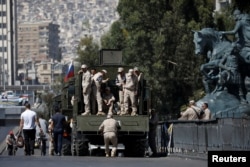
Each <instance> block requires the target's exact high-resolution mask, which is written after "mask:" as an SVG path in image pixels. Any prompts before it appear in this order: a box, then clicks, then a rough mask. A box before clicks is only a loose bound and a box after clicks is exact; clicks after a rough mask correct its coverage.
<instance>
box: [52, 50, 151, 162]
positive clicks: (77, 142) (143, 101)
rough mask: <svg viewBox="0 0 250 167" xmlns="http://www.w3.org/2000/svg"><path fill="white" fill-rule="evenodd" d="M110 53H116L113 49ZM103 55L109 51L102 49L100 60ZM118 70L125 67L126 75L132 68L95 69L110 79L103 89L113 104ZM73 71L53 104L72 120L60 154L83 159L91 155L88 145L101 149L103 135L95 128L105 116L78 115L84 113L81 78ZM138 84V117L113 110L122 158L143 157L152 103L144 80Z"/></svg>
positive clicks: (117, 65)
mask: <svg viewBox="0 0 250 167" xmlns="http://www.w3.org/2000/svg"><path fill="white" fill-rule="evenodd" d="M111 51H112V52H116V51H114V50H111ZM103 52H105V54H108V53H106V52H110V50H102V51H101V53H102V54H101V58H102V56H106V57H108V55H104V54H103ZM116 54H117V53H116ZM107 59H108V58H107ZM107 59H105V60H107ZM108 60H109V59H108ZM118 67H124V69H125V72H127V71H128V69H129V68H132V67H128V66H122V65H120V63H119V64H115V63H110V64H105V63H102V64H101V65H100V66H96V67H94V68H95V69H97V71H100V70H102V69H105V70H107V71H108V74H107V75H108V76H107V77H108V78H110V80H109V82H108V83H106V85H104V86H109V87H110V88H111V91H112V93H113V94H114V96H115V98H116V102H117V101H118V99H119V96H118V87H117V86H116V85H115V78H116V75H117V69H118ZM90 68H91V67H90ZM79 69H80V68H79ZM75 70H76V71H75V74H76V75H75V77H74V78H72V79H71V80H70V81H69V82H68V83H66V84H65V86H64V88H63V91H62V94H61V96H58V97H56V98H55V101H57V103H59V104H61V108H62V111H63V114H64V115H66V116H67V117H68V118H69V119H71V118H73V120H74V123H73V127H72V131H71V133H70V137H68V140H67V141H66V142H64V144H63V150H62V152H63V154H64V155H77V156H85V155H90V154H91V152H92V150H91V149H92V147H91V146H95V147H96V148H102V146H103V145H104V141H103V136H102V135H101V133H100V132H99V131H98V128H99V126H100V124H101V123H102V121H103V120H104V119H106V116H96V115H94V114H92V115H87V116H82V115H81V113H83V112H84V103H83V96H82V86H81V75H77V68H76V67H75ZM141 84H142V89H141V93H140V96H139V103H140V104H138V112H137V113H138V115H137V116H130V115H128V116H127V115H125V116H120V115H116V114H115V113H116V111H115V110H114V116H113V117H114V119H116V120H119V121H120V122H121V130H119V132H118V143H120V144H121V145H123V146H124V147H123V148H124V149H123V152H124V156H130V157H143V156H144V155H145V148H146V143H147V133H148V130H149V118H148V110H149V109H150V105H151V104H150V89H149V87H147V85H146V81H145V80H144V81H143V82H142V83H141ZM72 96H74V98H75V99H77V100H75V101H74V103H73V105H72V102H71V99H72ZM90 100H91V99H90ZM114 108H115V107H114ZM69 141H70V142H69ZM118 152H119V149H118Z"/></svg>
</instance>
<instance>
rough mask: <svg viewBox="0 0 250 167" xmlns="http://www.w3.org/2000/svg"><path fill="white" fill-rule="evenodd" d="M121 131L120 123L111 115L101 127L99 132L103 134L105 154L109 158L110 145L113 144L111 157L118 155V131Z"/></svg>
mask: <svg viewBox="0 0 250 167" xmlns="http://www.w3.org/2000/svg"><path fill="white" fill-rule="evenodd" d="M118 129H120V125H119V123H118V122H117V121H116V120H115V119H113V118H112V116H111V115H108V116H107V119H106V120H104V121H103V122H102V124H101V125H100V127H99V131H102V132H103V137H104V143H105V153H106V157H109V143H110V142H111V143H112V151H111V157H114V156H115V155H116V150H117V144H118V139H117V130H118Z"/></svg>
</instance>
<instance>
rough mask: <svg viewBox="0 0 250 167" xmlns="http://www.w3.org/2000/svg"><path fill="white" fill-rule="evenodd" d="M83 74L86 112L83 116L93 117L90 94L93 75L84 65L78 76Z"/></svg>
mask: <svg viewBox="0 0 250 167" xmlns="http://www.w3.org/2000/svg"><path fill="white" fill-rule="evenodd" d="M81 73H82V94H83V102H84V107H85V112H84V113H82V115H91V113H90V93H91V74H90V72H89V71H88V70H87V65H86V64H83V65H82V66H81V70H80V71H79V72H78V74H81Z"/></svg>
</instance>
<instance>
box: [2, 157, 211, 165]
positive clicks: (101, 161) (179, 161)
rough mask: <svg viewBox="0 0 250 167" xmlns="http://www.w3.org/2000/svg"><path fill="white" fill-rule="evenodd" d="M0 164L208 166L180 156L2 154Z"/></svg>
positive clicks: (200, 161)
mask: <svg viewBox="0 0 250 167" xmlns="http://www.w3.org/2000/svg"><path fill="white" fill-rule="evenodd" d="M0 162H1V163H0V166H1V167H5V166H18V167H34V166H35V167H55V166H56V167H59V166H60V167H71V166H72V167H78V166H79V167H80V166H81V167H82V166H85V167H97V166H101V167H113V166H119V167H153V166H157V167H168V166H169V167H206V166H207V162H206V161H204V160H195V159H185V158H178V157H162V158H125V157H117V158H106V157H72V156H61V157H58V156H53V157H52V156H40V155H34V156H23V155H17V156H15V157H14V156H3V155H2V156H0Z"/></svg>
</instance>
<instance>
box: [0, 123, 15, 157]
mask: <svg viewBox="0 0 250 167" xmlns="http://www.w3.org/2000/svg"><path fill="white" fill-rule="evenodd" d="M12 131H13V133H14V134H17V132H19V126H16V127H15V128H14V129H12ZM6 136H7V134H6ZM5 150H6V142H5V139H4V141H2V143H1V144H0V155H2V154H3V152H4V151H5Z"/></svg>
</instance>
